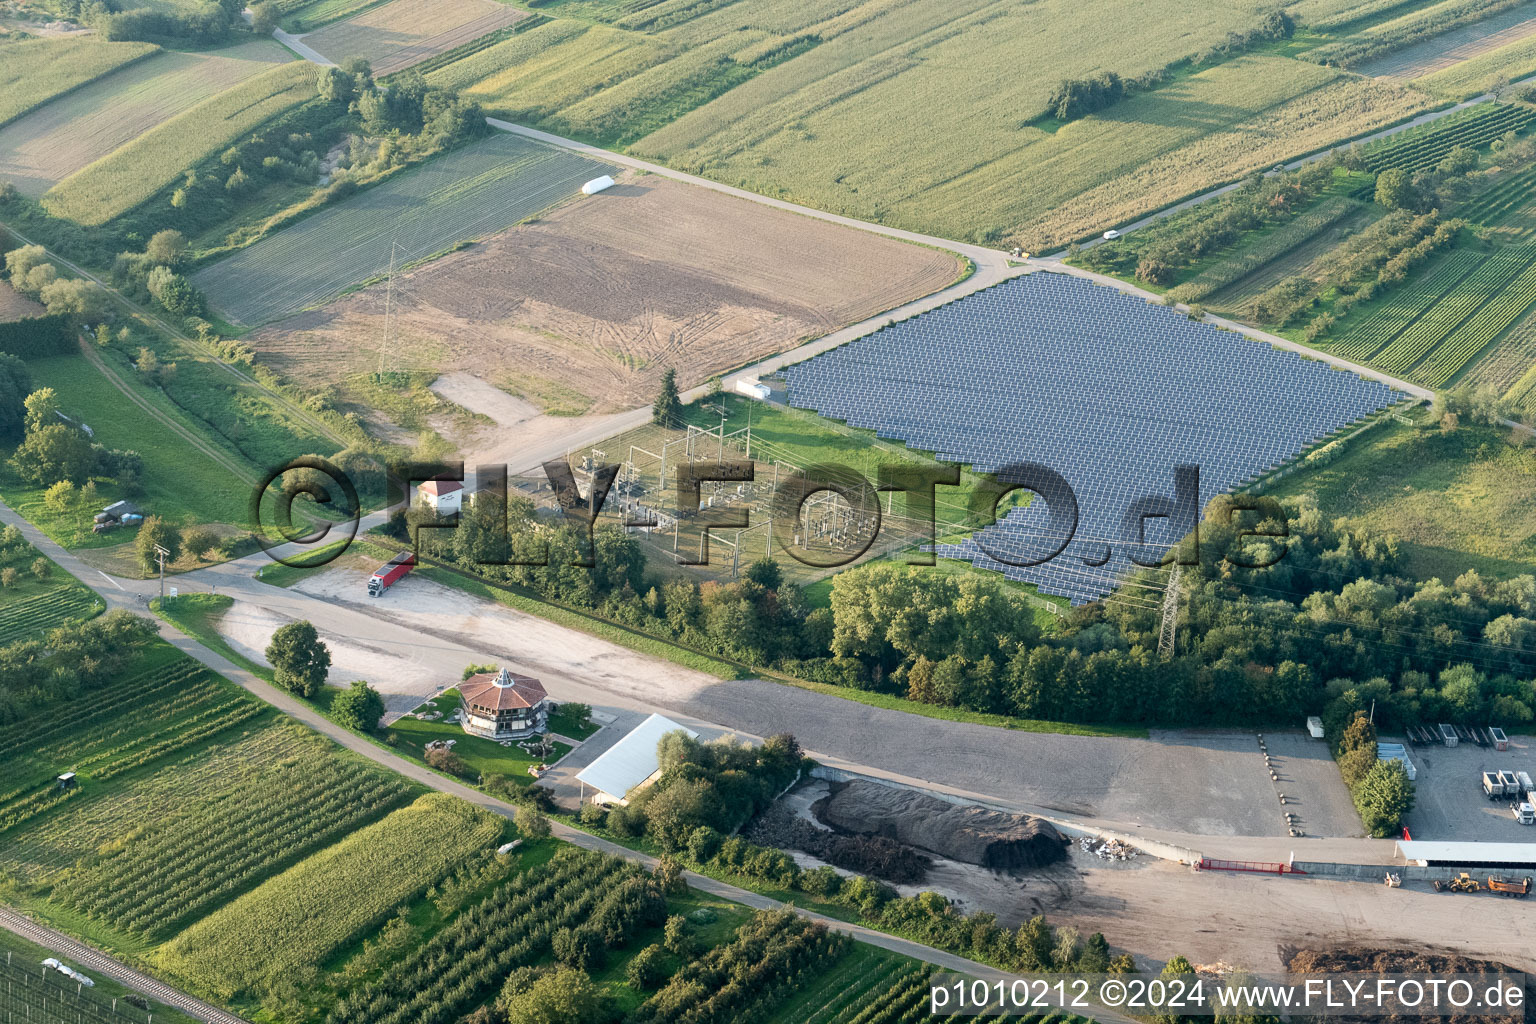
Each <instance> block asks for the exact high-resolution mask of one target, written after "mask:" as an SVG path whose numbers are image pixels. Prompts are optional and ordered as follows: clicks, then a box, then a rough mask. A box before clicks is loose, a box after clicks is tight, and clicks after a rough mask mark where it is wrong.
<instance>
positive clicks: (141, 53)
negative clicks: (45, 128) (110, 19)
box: [0, 36, 159, 124]
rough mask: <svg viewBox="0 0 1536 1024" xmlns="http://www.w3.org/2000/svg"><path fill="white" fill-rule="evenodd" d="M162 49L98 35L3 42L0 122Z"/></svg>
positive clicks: (11, 119)
mask: <svg viewBox="0 0 1536 1024" xmlns="http://www.w3.org/2000/svg"><path fill="white" fill-rule="evenodd" d="M158 49H159V47H158V46H155V45H153V44H151V43H108V42H103V41H102V40H100V39H98V38H97V37H95V36H68V37H65V38H62V39H23V40H19V41H7V42H0V124H7V123H8V122H10V121H14V120H15V119H16V118H18V117H20V116H21V115H22V114H25V113H26V112H27V111H29V110H31V109H33V108H34V107H40V106H42V105H43V104H44V103H47V102H48V101H49V100H51V99H53V98H54V97H55V96H60V95H63V94H64V93H66V92H68V91H69V90H71V89H75V88H78V87H79V86H82V85H84V84H85V83H86V82H89V81H91V80H93V79H96V78H99V77H100V76H102V75H105V74H107V73H108V72H111V71H115V70H116V69H118V68H120V67H123V66H124V65H126V64H132V63H133V62H134V61H136V60H142V59H143V58H145V57H148V56H149V55H150V54H152V53H154V52H155V51H157V50H158Z"/></svg>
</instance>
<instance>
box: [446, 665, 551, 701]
mask: <svg viewBox="0 0 1536 1024" xmlns="http://www.w3.org/2000/svg"><path fill="white" fill-rule="evenodd" d="M548 696H549V694H548V693H546V692H545V690H544V684H543V683H541V682H539V681H538V680H537V679H534V678H533V677H532V676H520V675H518V674H517V673H515V672H508V671H507V670H506V669H502V670H501V671H500V672H481V673H480V674H479V675H473V676H470V677H469V678H468V679H466V680H464V682H463V683H461V684H460V685H459V697H460V698H461V699H463V701H464V703H465V704H467V705H469V707H470V708H484V709H485V710H487V711H509V710H511V709H513V708H531V707H533V706H534V705H536V704H538V703H539V701H541V700H544V699H546V698H547V697H548Z"/></svg>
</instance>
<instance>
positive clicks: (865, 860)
mask: <svg viewBox="0 0 1536 1024" xmlns="http://www.w3.org/2000/svg"><path fill="white" fill-rule="evenodd" d="M745 835H746V837H747V838H748V839H750V840H752V841H753V842H754V843H761V844H762V845H764V846H776V847H778V848H779V849H781V850H800V851H802V852H804V853H808V854H810V855H811V856H812V857H815V858H816V859H817V860H824V861H826V862H827V863H828V864H831V865H832V866H833V867H839V868H843V869H845V870H847V871H857V872H858V873H859V874H861V875H872V876H874V877H875V878H879V879H883V880H885V881H887V882H890V883H891V884H893V885H921V884H922V883H923V881H924V880H925V879H927V877H928V869H929V868H930V867H932V866H933V861H931V860H929V859H928V857H927V856H925V855H924V854H922V853H919V852H918V851H917V850H914V849H912V848H911V847H910V846H903V845H902V844H901V843H898V842H896V841H895V840H894V839H887V838H885V837H884V836H875V835H855V836H849V835H843V834H842V833H840V832H828V831H827V830H825V829H820V828H817V827H816V826H815V825H812V824H811V823H810V822H808V821H806V820H805V819H804V818H801V817H799V816H798V815H796V814H794V813H793V812H792V811H790V810H789V809H788V808H786V807H784V806H783V805H782V804H775V805H774V806H772V807H770V808H769V809H768V810H766V811H764V812H763V813H762V814H760V815H758V816H757V818H756V819H755V820H754V821H753V822H752V825H751V827H750V828H748V829H747V831H746V833H745Z"/></svg>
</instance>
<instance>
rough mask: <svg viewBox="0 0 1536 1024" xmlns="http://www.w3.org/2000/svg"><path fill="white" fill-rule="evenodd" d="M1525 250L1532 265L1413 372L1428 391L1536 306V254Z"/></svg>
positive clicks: (1454, 373) (1496, 293) (1458, 369)
mask: <svg viewBox="0 0 1536 1024" xmlns="http://www.w3.org/2000/svg"><path fill="white" fill-rule="evenodd" d="M1522 248H1526V249H1527V259H1528V260H1530V261H1531V262H1530V263H1528V264H1527V265H1526V268H1525V269H1524V270H1522V271H1521V272H1520V274H1519V275H1518V276H1517V277H1515V278H1514V280H1512V281H1510V282H1509V284H1508V285H1506V286H1505V287H1503V288H1501V289H1500V290H1499V291H1497V292H1495V293H1494V295H1493V297H1492V298H1491V299H1489V300H1488V301H1487V303H1485V304H1484V305H1483V307H1482V308H1481V309H1479V310H1478V311H1477V312H1476V313H1474V314H1473V315H1472V317H1471V319H1469V320H1467V322H1466V323H1464V324H1463V325H1462V326H1461V327H1460V329H1458V330H1456V331H1455V332H1453V333H1452V334H1451V335H1449V336H1448V337H1447V338H1445V340H1443V341H1441V342H1440V344H1439V345H1437V346H1435V348H1434V349H1433V350H1432V351H1431V352H1430V353H1429V355H1427V356H1425V357H1424V361H1423V362H1421V363H1420V364H1419V365H1418V366H1417V367H1415V368H1414V370H1413V373H1412V376H1413V377H1414V378H1415V379H1417V380H1420V381H1422V382H1423V383H1424V385H1425V386H1426V387H1432V388H1438V387H1442V386H1444V385H1445V384H1446V383H1447V382H1449V381H1450V379H1451V378H1452V377H1454V376H1456V374H1457V373H1459V372H1460V371H1461V368H1462V367H1463V366H1465V365H1467V363H1469V362H1471V361H1472V360H1473V359H1475V358H1476V357H1477V356H1478V355H1479V354H1481V353H1482V351H1483V350H1484V349H1485V348H1487V347H1488V346H1489V345H1491V344H1492V343H1493V341H1494V339H1496V338H1498V337H1499V336H1500V335H1501V334H1503V333H1504V332H1505V331H1506V330H1508V329H1509V326H1510V324H1512V323H1514V322H1515V321H1516V320H1517V319H1518V318H1519V317H1520V316H1521V315H1522V314H1523V313H1525V311H1526V310H1528V309H1530V308H1531V305H1532V304H1533V303H1536V252H1530V247H1522Z"/></svg>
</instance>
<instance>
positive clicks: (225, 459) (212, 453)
mask: <svg viewBox="0 0 1536 1024" xmlns="http://www.w3.org/2000/svg"><path fill="white" fill-rule="evenodd" d="M80 354H81V355H82V356H84V357H85V359H86V362H88V363H90V364H91V365H92V366H94V367H96V369H97V370H99V371H101V375H102V376H103V377H105V378H107V380H109V381H111V382H112V386H113V387H115V388H117V390H119V391H121V392H122V393H123V396H124V397H126V398H127V399H128V401H130V402H132V403H133V404H134V405H136V406H138V407H139V408H140V409H142V410H144V412H145V413H147V414H148V415H149V416H151V417H153V418H154V419H156V420H159V421H160V422H161V423H163V424H164V425H165V426H167V427H169V428H170V429H171V430H172V431H174V432H175V434H176V436H177V437H180V438H181V439H182V440H184V441H186V442H187V443H188V444H190V445H191V446H192V447H193V448H196V449H197V450H198V451H200V452H202V453H203V454H204V455H206V456H208V457H209V458H210V459H212V460H213V461H214V462H217V463H218V464H219V465H221V466H223V467H224V468H225V469H227V470H229V471H230V472H231V473H233V474H235V476H236V477H238V478H239V479H241V480H244V481H245V482H246V483H248V484H255V483H256V482H257V480H258V478H257V476H256V474H255V473H254V472H252V471H251V469H250V467H248V466H244V465H241V464H240V463H238V462H236V461H235V460H234V459H232V458H230V457H229V456H228V455H225V454H224V453H223V452H222V451H220V450H219V449H218V448H215V447H214V446H213V445H211V444H209V443H208V442H207V441H205V440H204V439H203V438H201V437H199V436H198V435H197V433H196V432H194V431H192V430H189V429H188V428H186V427H184V426H182V425H181V423H180V422H178V421H177V419H176V418H175V417H174V416H171V415H170V414H169V413H166V412H165V411H163V410H161V409H157V408H155V405H154V403H153V402H150V401H149V400H148V399H146V398H144V396H142V395H140V394H139V393H138V392H136V391H134V390H133V388H132V387H131V386H129V384H128V382H127V381H125V380H123V378H122V377H121V376H119V375H118V373H117V371H116V370H114V369H112V367H110V366H108V365H107V361H106V360H105V359H103V358H101V353H100V352H97V351H96V349H95V348H93V347H92V345H91V343H90V342H88V341H87V340H85V338H83V337H82V338H81V339H80Z"/></svg>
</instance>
